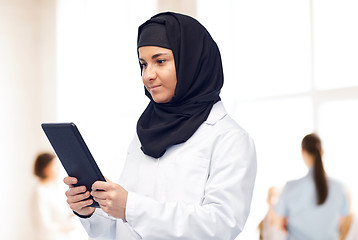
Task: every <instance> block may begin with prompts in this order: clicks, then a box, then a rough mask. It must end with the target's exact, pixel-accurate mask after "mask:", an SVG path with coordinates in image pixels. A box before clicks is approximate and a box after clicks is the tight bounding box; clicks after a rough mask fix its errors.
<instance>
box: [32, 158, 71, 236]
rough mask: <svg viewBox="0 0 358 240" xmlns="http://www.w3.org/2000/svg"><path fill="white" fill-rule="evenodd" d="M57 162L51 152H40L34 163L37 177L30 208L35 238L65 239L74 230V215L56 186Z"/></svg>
mask: <svg viewBox="0 0 358 240" xmlns="http://www.w3.org/2000/svg"><path fill="white" fill-rule="evenodd" d="M58 162H59V161H58V160H57V158H56V156H55V155H54V154H52V153H41V154H39V155H38V156H37V157H36V160H35V163H34V174H35V176H36V178H37V182H36V186H35V191H34V196H33V204H32V206H31V208H32V215H31V216H32V223H33V225H34V231H35V238H34V239H36V240H63V239H69V238H70V235H71V231H72V230H74V226H75V225H74V222H73V220H74V217H73V216H74V215H73V213H72V212H71V211H70V209H69V208H68V206H67V205H66V204H64V201H65V198H64V196H63V194H62V191H61V188H59V185H58V182H59V181H58V176H59V170H60V169H59V163H58Z"/></svg>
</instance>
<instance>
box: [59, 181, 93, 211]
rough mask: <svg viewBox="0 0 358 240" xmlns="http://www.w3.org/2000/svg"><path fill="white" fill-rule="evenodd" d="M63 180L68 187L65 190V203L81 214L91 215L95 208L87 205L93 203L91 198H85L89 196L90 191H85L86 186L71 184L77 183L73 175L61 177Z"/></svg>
mask: <svg viewBox="0 0 358 240" xmlns="http://www.w3.org/2000/svg"><path fill="white" fill-rule="evenodd" d="M63 182H64V183H65V184H66V185H68V187H69V189H68V190H67V191H66V197H67V203H68V205H69V206H70V208H71V209H72V210H73V211H75V212H76V213H78V214H79V215H82V216H90V215H92V214H93V212H94V210H95V208H94V207H90V206H89V205H91V204H92V203H93V200H92V199H87V198H88V197H89V196H90V192H89V191H87V189H86V187H85V186H78V187H75V186H73V184H76V183H77V178H74V177H65V178H64V179H63ZM85 199H87V200H85ZM83 200H85V201H83Z"/></svg>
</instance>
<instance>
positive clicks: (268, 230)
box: [258, 187, 287, 240]
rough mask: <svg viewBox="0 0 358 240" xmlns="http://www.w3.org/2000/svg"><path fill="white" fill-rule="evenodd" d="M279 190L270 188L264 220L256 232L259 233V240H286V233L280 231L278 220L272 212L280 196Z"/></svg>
mask: <svg viewBox="0 0 358 240" xmlns="http://www.w3.org/2000/svg"><path fill="white" fill-rule="evenodd" d="M280 193H281V189H280V188H278V187H270V189H269V190H268V194H267V200H266V202H267V204H268V211H267V213H266V215H265V217H264V219H263V220H262V221H261V222H260V224H259V226H258V230H259V232H260V240H281V239H282V240H283V239H286V237H287V236H286V235H287V233H286V231H283V230H281V228H280V226H279V219H278V216H277V214H276V212H275V211H274V206H275V205H276V203H277V200H278V197H279V196H280Z"/></svg>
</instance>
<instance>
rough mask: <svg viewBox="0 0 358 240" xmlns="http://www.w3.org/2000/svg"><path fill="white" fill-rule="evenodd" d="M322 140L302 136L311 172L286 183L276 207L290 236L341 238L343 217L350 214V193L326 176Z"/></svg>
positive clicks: (326, 238) (310, 135) (294, 237)
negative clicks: (340, 223)
mask: <svg viewBox="0 0 358 240" xmlns="http://www.w3.org/2000/svg"><path fill="white" fill-rule="evenodd" d="M322 155H323V150H322V146H321V140H320V138H319V137H318V136H317V135H316V134H309V135H307V136H305V137H304V138H303V140H302V157H303V159H304V161H305V164H306V165H307V167H308V168H309V172H308V174H307V175H306V176H305V177H303V178H301V179H298V180H295V181H290V182H288V183H287V184H286V186H285V188H284V190H283V192H282V194H281V196H280V199H279V201H278V203H277V205H276V206H275V210H276V211H277V213H278V214H279V215H280V216H281V217H282V218H281V224H280V225H281V228H283V229H285V230H287V231H288V239H305V240H310V239H312V240H320V239H322V240H330V239H334V240H337V239H339V222H340V218H341V217H343V216H345V215H347V214H348V208H347V196H346V192H345V189H344V187H343V186H342V184H341V183H339V182H338V181H336V180H334V179H332V178H329V177H327V176H326V172H325V170H324V166H323V162H322Z"/></svg>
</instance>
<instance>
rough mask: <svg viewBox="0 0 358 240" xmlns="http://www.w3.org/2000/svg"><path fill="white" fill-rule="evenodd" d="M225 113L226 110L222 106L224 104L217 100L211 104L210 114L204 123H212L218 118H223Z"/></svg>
mask: <svg viewBox="0 0 358 240" xmlns="http://www.w3.org/2000/svg"><path fill="white" fill-rule="evenodd" d="M226 115H227V112H226V109H225V107H224V104H223V103H222V102H221V101H219V102H217V103H215V104H214V105H213V108H212V109H211V111H210V114H209V116H208V118H207V119H206V121H205V122H204V123H205V124H209V125H214V124H215V123H217V122H218V121H219V120H221V119H222V118H224V117H225V116H226Z"/></svg>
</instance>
